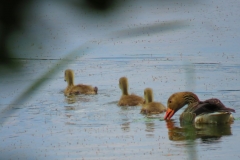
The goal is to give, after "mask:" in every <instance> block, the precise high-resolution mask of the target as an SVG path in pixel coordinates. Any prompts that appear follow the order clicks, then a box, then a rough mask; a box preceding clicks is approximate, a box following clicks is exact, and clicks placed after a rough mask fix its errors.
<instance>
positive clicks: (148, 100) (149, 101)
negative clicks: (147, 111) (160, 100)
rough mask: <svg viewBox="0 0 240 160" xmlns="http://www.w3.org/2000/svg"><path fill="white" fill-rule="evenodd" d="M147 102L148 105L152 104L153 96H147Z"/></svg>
mask: <svg viewBox="0 0 240 160" xmlns="http://www.w3.org/2000/svg"><path fill="white" fill-rule="evenodd" d="M145 101H146V103H151V102H153V96H151V95H147V97H146V98H145Z"/></svg>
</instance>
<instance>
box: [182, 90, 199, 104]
mask: <svg viewBox="0 0 240 160" xmlns="http://www.w3.org/2000/svg"><path fill="white" fill-rule="evenodd" d="M183 99H184V105H185V104H188V105H189V104H192V103H195V102H199V99H198V97H197V95H196V94H194V93H192V92H185V93H184V95H183Z"/></svg>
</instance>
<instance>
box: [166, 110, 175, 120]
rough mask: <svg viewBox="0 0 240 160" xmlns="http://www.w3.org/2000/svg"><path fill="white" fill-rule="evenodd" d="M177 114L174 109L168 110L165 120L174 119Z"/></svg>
mask: <svg viewBox="0 0 240 160" xmlns="http://www.w3.org/2000/svg"><path fill="white" fill-rule="evenodd" d="M174 114H175V111H174V110H173V109H170V108H168V109H167V111H166V114H165V116H164V119H165V120H169V119H171V118H172V116H173V115H174Z"/></svg>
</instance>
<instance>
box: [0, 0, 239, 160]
mask: <svg viewBox="0 0 240 160" xmlns="http://www.w3.org/2000/svg"><path fill="white" fill-rule="evenodd" d="M205 3H206V4H201V5H200V7H198V8H197V11H198V12H200V11H201V12H200V13H198V14H199V15H205V14H206V15H207V14H210V13H214V14H210V15H209V17H210V18H206V17H205V18H204V16H203V17H201V18H200V19H198V20H196V21H195V22H194V23H193V25H192V24H191V23H189V24H190V25H187V26H185V27H183V28H182V29H179V30H178V29H176V30H175V29H174V30H173V31H170V32H160V33H154V34H152V35H150V36H148V34H147V35H145V34H139V35H137V36H135V35H133V37H131V38H129V37H128V38H122V39H121V38H120V39H119V38H116V39H115V40H113V39H111V38H104V40H99V41H97V42H96V41H95V40H94V41H89V42H88V43H87V47H88V48H87V49H85V50H84V51H82V50H80V49H75V50H74V53H71V54H65V55H63V54H61V55H57V56H56V55H55V56H54V55H50V56H48V57H44V56H45V55H42V56H43V58H39V59H38V58H36V57H37V56H38V54H37V53H35V52H33V54H32V55H31V56H30V57H31V58H26V57H25V56H26V55H24V54H19V55H20V56H19V57H17V59H16V61H18V62H21V63H20V64H21V70H20V71H19V72H5V73H4V75H6V76H1V79H0V85H1V90H2V91H4V92H1V93H0V97H1V102H0V105H1V109H2V110H0V111H1V115H0V116H1V117H0V118H1V122H2V123H1V126H0V159H148V158H151V159H228V158H231V159H239V158H240V153H239V150H238V148H237V146H238V139H239V138H240V137H239V135H240V134H239V133H240V125H239V119H240V102H239V99H240V83H239V79H240V54H238V53H239V42H240V38H239V37H240V32H239V26H240V25H239V23H240V22H238V21H237V20H238V18H236V17H239V15H234V16H229V17H230V18H228V19H227V18H226V19H225V20H223V19H222V17H224V16H227V15H233V14H235V13H236V14H239V13H238V6H239V5H240V3H239V2H236V5H233V4H234V1H231V3H230V2H229V3H228V4H227V5H228V7H233V8H232V9H231V10H229V11H226V10H222V12H221V15H220V16H219V15H218V14H217V13H218V11H219V10H218V8H216V6H217V7H219V8H221V9H222V8H224V6H225V5H226V4H225V3H223V2H222V3H221V4H218V5H217V4H215V3H213V2H211V7H213V8H215V9H212V8H211V7H207V8H208V9H206V10H203V11H202V10H201V9H200V8H201V7H202V6H205V7H206V6H207V5H208V4H210V2H205ZM212 3H213V4H212ZM165 5H166V4H165ZM151 7H153V6H151ZM175 9H176V8H175ZM176 10H178V9H176ZM185 11H186V10H184V13H185ZM205 11H207V12H205ZM191 12H193V9H192V10H191ZM219 12H220V11H219ZM232 12H233V13H232ZM177 13H178V12H177ZM151 14H156V13H155V12H154V10H153V11H152V12H151ZM195 16H196V15H195ZM170 17H171V16H170ZM173 17H174V16H173ZM190 17H191V16H190ZM145 18H146V17H145ZM185 18H186V17H185ZM191 18H193V17H191ZM195 18H196V19H197V17H195ZM146 19H147V18H146ZM171 19H172V17H171ZM186 19H188V18H186ZM188 20H189V19H188ZM203 20H204V24H202V21H203ZM211 20H212V21H211ZM226 21H227V22H226ZM224 22H226V23H224ZM148 23H149V22H148ZM206 23H207V25H205V24H206ZM160 24H161V23H160ZM236 26H237V27H236ZM145 27H146V26H145ZM102 28H104V31H105V32H107V31H106V30H105V26H102ZM119 28H121V27H119ZM133 28H134V27H133ZM148 29H149V30H151V28H148ZM138 30H140V31H141V30H142V31H145V29H144V27H143V28H141V25H140V28H138ZM112 31H113V29H111V32H112ZM107 33H108V32H107ZM150 34H151V32H150ZM85 36H86V35H85ZM98 43H100V44H98ZM46 50H47V49H46ZM68 55H71V56H69V57H68V60H67V61H65V62H64V63H63V62H62V61H61V60H60V58H62V57H63V56H68ZM56 57H58V58H56ZM56 66H57V67H56ZM53 67H55V70H54V72H49V71H50V70H52V68H53ZM56 68H57V69H56ZM67 68H70V69H73V70H74V71H75V83H76V84H77V83H84V84H91V85H94V86H97V87H98V89H99V92H98V94H97V95H77V96H71V97H65V96H64V94H63V90H64V89H65V87H66V86H67V84H66V82H65V81H64V70H65V69H67ZM48 72H49V74H48V76H47V77H46V76H43V75H46V73H48ZM122 76H126V77H128V80H129V85H130V88H129V92H130V93H135V94H137V95H140V96H143V90H144V89H145V88H147V87H150V88H152V89H153V92H154V99H155V101H160V102H162V103H163V104H164V105H166V103H167V99H168V97H169V96H170V95H171V94H172V93H174V92H179V91H192V92H194V93H196V94H197V95H198V97H199V98H200V99H201V100H205V99H209V98H212V97H215V98H219V99H220V100H221V101H222V102H223V103H224V104H225V105H226V106H228V107H230V108H233V109H235V110H236V113H234V114H233V115H234V117H235V121H234V122H233V123H232V124H222V125H196V126H194V125H190V126H181V125H180V123H179V115H180V113H181V112H182V111H183V109H181V110H179V111H178V112H177V113H176V114H175V115H174V116H173V118H172V120H170V121H165V120H163V117H164V114H160V115H155V116H145V115H142V114H140V109H141V107H119V106H117V102H118V100H119V98H120V96H121V91H120V89H119V87H118V79H119V78H120V77H122ZM36 81H41V82H44V83H43V84H42V83H41V85H40V84H36V85H34V86H33V87H32V88H33V89H32V90H31V87H30V86H31V85H32V84H33V83H34V82H36ZM29 87H30V89H29V90H28V91H27V94H26V93H25V92H24V90H26V88H29ZM22 94H24V95H27V97H23V98H22V99H21V97H20V98H18V97H19V96H21V95H22ZM16 99H18V100H17V101H16ZM6 108H7V109H6Z"/></svg>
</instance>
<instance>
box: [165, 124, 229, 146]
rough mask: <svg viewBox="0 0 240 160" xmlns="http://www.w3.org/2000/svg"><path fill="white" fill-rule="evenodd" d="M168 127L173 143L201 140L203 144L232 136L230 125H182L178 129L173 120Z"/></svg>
mask: <svg viewBox="0 0 240 160" xmlns="http://www.w3.org/2000/svg"><path fill="white" fill-rule="evenodd" d="M166 126H167V128H168V137H169V140H172V141H183V140H195V139H198V138H200V139H201V140H202V141H203V142H206V143H211V142H216V140H218V139H220V138H221V137H222V136H227V135H232V132H231V125H230V124H219V125H216V124H180V127H176V126H175V122H174V121H173V120H168V121H166Z"/></svg>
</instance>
